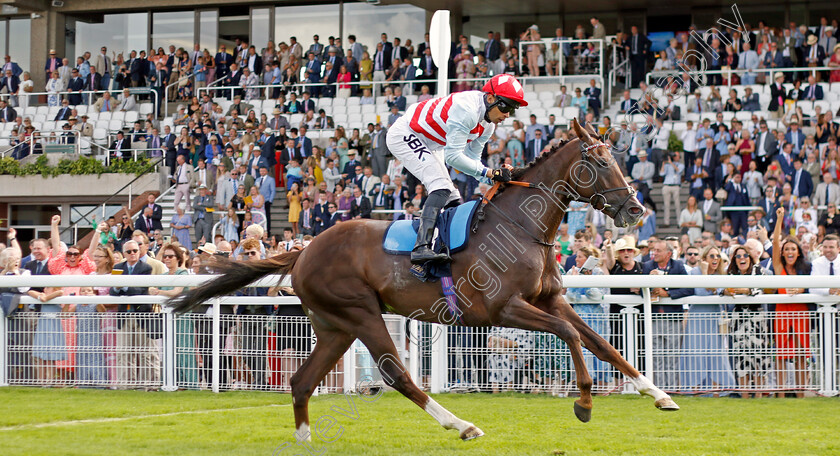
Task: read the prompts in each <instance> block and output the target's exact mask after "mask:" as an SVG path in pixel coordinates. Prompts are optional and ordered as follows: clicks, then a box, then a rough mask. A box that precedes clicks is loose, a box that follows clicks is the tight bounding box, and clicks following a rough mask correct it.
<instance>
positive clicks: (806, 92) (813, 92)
mask: <svg viewBox="0 0 840 456" xmlns="http://www.w3.org/2000/svg"><path fill="white" fill-rule="evenodd" d="M800 93H801V94H802V96H801V97H800V98H799V99H800V100H810V101H817V100H822V99H823V98H824V97H825V94H824V93H823V88H822V87H820V86H819V85H817V78H815V77H814V76H808V86H807V87H805V88H804V89H802V90H800Z"/></svg>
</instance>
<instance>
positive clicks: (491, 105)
mask: <svg viewBox="0 0 840 456" xmlns="http://www.w3.org/2000/svg"><path fill="white" fill-rule="evenodd" d="M487 95H489V94H484V120H486V121H487V122H492V121H491V120H490V110H491V109H493V108H494V107H495V106H496V105H497V104H499V98H498V97H496V101H494V102H493V103H490V102H489V101H487ZM494 96H495V95H494Z"/></svg>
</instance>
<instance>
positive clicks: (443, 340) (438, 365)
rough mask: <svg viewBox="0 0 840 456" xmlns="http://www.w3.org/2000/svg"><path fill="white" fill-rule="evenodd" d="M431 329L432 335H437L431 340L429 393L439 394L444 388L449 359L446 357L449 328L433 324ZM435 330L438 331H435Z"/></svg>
mask: <svg viewBox="0 0 840 456" xmlns="http://www.w3.org/2000/svg"><path fill="white" fill-rule="evenodd" d="M432 328H433V329H432V334H437V337H436V338H435V339H434V340H432V375H431V383H432V384H431V391H432V393H441V392H443V390H444V388H445V386H446V378H447V371H448V370H449V369H448V367H449V366H448V364H449V358H448V357H447V354H448V351H449V350H448V348H449V347H448V346H449V343H448V334H449V327H448V326H446V325H438V324H434V325H433V326H432ZM435 328H436V329H438V330H439V331H435Z"/></svg>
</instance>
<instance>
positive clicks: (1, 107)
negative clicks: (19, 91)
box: [0, 100, 17, 123]
mask: <svg viewBox="0 0 840 456" xmlns="http://www.w3.org/2000/svg"><path fill="white" fill-rule="evenodd" d="M15 119H17V111H15V109H14V108H12V107H11V106H9V104H8V103H6V100H0V122H3V123H6V122H14V121H15Z"/></svg>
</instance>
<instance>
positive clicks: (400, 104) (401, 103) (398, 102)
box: [387, 87, 407, 112]
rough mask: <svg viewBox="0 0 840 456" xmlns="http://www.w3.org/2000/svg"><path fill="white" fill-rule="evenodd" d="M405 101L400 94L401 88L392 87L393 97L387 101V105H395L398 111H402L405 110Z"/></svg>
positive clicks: (390, 106) (391, 106)
mask: <svg viewBox="0 0 840 456" xmlns="http://www.w3.org/2000/svg"><path fill="white" fill-rule="evenodd" d="M406 103H407V101H406V98H405V96H403V94H402V89H401V88H400V87H396V88H394V98H393V99H392V100H391V101H388V102H387V105H388V107H389V108H393V107H394V106H396V107H397V109H398V110H399V111H400V112H403V111H405V107H406Z"/></svg>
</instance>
